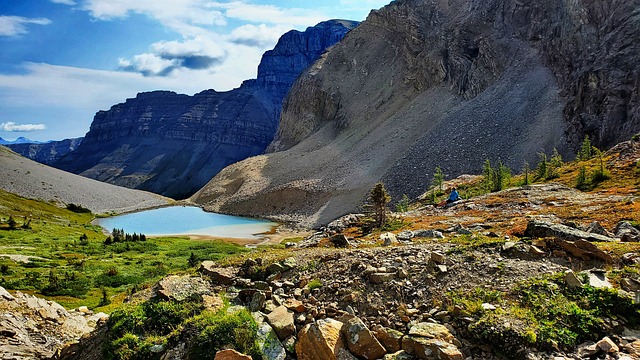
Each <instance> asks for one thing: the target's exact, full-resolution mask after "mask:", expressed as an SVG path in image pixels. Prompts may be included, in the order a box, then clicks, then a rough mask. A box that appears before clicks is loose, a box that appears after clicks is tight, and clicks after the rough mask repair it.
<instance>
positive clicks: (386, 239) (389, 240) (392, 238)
mask: <svg viewBox="0 0 640 360" xmlns="http://www.w3.org/2000/svg"><path fill="white" fill-rule="evenodd" d="M380 240H382V242H383V245H384V246H389V245H391V244H395V243H397V242H398V238H397V237H396V235H395V234H394V233H390V232H386V233H383V234H380Z"/></svg>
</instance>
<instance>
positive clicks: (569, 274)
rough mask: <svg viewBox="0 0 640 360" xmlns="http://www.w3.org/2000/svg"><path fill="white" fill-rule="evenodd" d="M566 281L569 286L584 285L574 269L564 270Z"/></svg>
mask: <svg viewBox="0 0 640 360" xmlns="http://www.w3.org/2000/svg"><path fill="white" fill-rule="evenodd" d="M564 282H565V283H566V284H567V286H569V287H582V281H580V279H578V277H577V276H576V274H575V273H574V272H573V270H567V271H565V272H564Z"/></svg>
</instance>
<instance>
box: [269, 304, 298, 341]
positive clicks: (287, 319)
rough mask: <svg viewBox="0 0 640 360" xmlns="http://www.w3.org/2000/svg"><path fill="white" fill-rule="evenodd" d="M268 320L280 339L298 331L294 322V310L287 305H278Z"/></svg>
mask: <svg viewBox="0 0 640 360" xmlns="http://www.w3.org/2000/svg"><path fill="white" fill-rule="evenodd" d="M267 322H268V323H269V325H271V327H273V330H274V331H275V332H276V334H277V335H278V339H280V340H283V341H284V340H285V339H287V338H288V337H290V336H291V335H293V334H294V333H295V331H296V325H295V324H294V323H293V312H292V311H289V309H287V308H286V307H285V306H278V307H277V308H275V310H273V311H272V312H271V313H270V314H269V315H267Z"/></svg>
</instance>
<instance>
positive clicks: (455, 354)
mask: <svg viewBox="0 0 640 360" xmlns="http://www.w3.org/2000/svg"><path fill="white" fill-rule="evenodd" d="M597 162H598V159H594V160H592V161H583V162H580V163H578V164H569V165H564V166H563V167H561V169H559V176H558V177H557V178H556V179H555V180H554V182H539V183H536V184H532V185H526V186H518V187H513V188H509V189H506V190H503V191H500V192H495V193H489V194H484V195H481V196H475V197H471V198H469V199H465V200H462V201H459V202H455V203H453V204H450V205H448V206H446V207H434V206H433V205H424V204H421V203H420V202H418V203H415V204H413V205H412V208H411V209H410V210H409V211H406V212H402V213H394V214H393V216H392V219H391V220H390V223H389V225H388V226H389V227H388V228H387V229H383V230H375V231H373V232H367V231H366V230H364V227H363V225H364V224H365V222H364V221H363V215H358V214H351V215H349V216H345V217H343V218H340V219H337V220H336V221H333V222H332V223H330V224H329V225H328V226H326V227H325V228H323V229H321V231H319V232H318V233H316V234H314V235H312V236H310V237H308V238H306V239H303V240H300V239H290V240H289V242H287V243H285V244H284V245H285V249H267V248H264V249H259V250H257V251H255V252H253V253H251V254H245V255H243V256H242V257H239V258H236V259H235V260H232V261H229V260H226V261H224V262H216V261H204V262H203V263H202V264H201V266H200V269H199V274H197V275H179V276H169V277H167V278H165V279H163V280H162V281H160V282H159V283H158V284H157V285H156V286H155V287H153V288H150V289H147V290H145V291H143V292H140V293H138V294H135V295H132V296H130V297H129V305H127V307H126V308H125V309H124V310H122V311H118V312H116V313H113V314H112V315H111V318H110V321H109V322H108V323H106V324H105V326H104V327H102V328H101V329H100V330H99V331H98V332H97V334H96V336H93V337H88V338H86V339H85V342H81V344H80V345H78V346H73V347H69V348H67V350H66V351H64V352H63V355H64V356H63V358H64V359H98V358H100V357H99V356H110V355H109V354H128V353H135V354H136V355H137V356H138V358H140V359H155V358H162V359H202V358H208V359H211V358H215V359H218V360H221V359H243V360H246V359H269V360H275V359H278V360H285V359H304V360H327V359H354V360H355V359H385V360H417V359H422V360H435V359H439V360H462V359H471V360H473V359H478V360H480V359H481V360H494V359H495V360H498V359H527V360H548V359H553V360H570V359H610V360H613V359H621V360H622V359H624V360H635V359H640V331H639V330H640V304H639V303H640V277H639V272H638V270H639V269H640V229H639V227H640V218H639V217H638V216H639V214H640V202H639V200H640V197H639V196H640V192H639V191H640V178H638V174H640V141H636V142H626V143H623V144H621V145H619V146H616V147H615V148H614V149H612V151H611V152H609V153H608V154H607V156H606V157H605V158H604V162H605V164H606V168H607V171H609V172H610V173H609V175H610V179H608V180H605V181H604V182H601V183H600V184H599V185H598V186H597V188H596V189H595V190H593V191H590V192H583V191H579V190H577V189H575V188H573V187H572V186H568V185H567V183H570V182H573V180H574V179H575V170H576V167H580V166H585V167H588V168H589V169H591V168H592V167H594V166H596V165H597ZM477 180H478V178H477V177H471V176H465V177H462V178H459V179H455V180H454V181H451V182H449V183H447V186H453V185H457V186H459V187H460V188H465V187H466V186H473V184H474V183H476V182H477ZM220 294H224V295H222V296H223V297H226V298H227V299H228V300H229V302H230V304H229V305H225V304H224V301H222V299H221V295H220ZM160 310H162V311H164V312H160V313H159V312H158V311H160ZM159 314H162V315H163V316H159ZM160 319H161V320H160ZM161 321H162V322H161ZM168 323H169V324H170V326H169V325H167V324H168ZM160 324H162V325H160ZM100 348H101V349H103V350H104V351H106V352H105V353H102V355H100V354H99V353H98V352H97V350H96V349H100ZM244 354H246V355H244ZM250 356H251V357H250Z"/></svg>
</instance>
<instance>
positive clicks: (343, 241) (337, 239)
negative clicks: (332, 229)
mask: <svg viewBox="0 0 640 360" xmlns="http://www.w3.org/2000/svg"><path fill="white" fill-rule="evenodd" d="M329 240H330V241H331V242H332V243H333V245H335V246H336V247H349V246H351V243H349V239H347V237H346V236H345V235H343V234H338V235H334V236H332V237H331V238H329Z"/></svg>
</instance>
